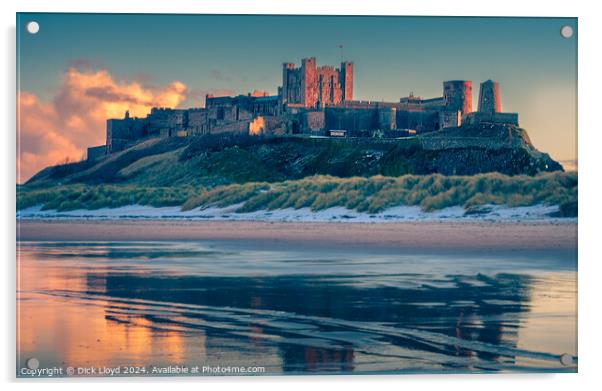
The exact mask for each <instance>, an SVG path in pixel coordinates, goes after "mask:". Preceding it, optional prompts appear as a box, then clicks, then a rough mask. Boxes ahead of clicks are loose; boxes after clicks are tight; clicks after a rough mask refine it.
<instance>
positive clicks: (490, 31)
mask: <svg viewBox="0 0 602 391" xmlns="http://www.w3.org/2000/svg"><path fill="white" fill-rule="evenodd" d="M32 20H34V21H36V22H38V23H39V25H40V30H39V32H38V33H37V34H29V33H27V31H26V25H27V23H28V22H30V21H32ZM564 25H570V26H572V27H573V30H574V31H575V33H576V32H577V20H576V19H575V18H468V17H466V18H462V17H445V18H444V17H365V16H243V15H133V14H129V15H128V14H33V13H21V14H18V15H17V76H18V84H17V86H18V91H17V94H18V115H19V116H18V122H17V124H18V128H19V129H18V131H19V137H18V151H17V160H18V161H17V170H18V173H17V175H18V176H17V179H18V182H20V183H21V182H23V181H25V180H27V179H28V178H29V177H31V176H32V175H33V174H35V173H36V172H37V171H39V170H40V169H42V168H44V167H46V166H48V165H52V164H57V163H60V162H65V161H74V160H79V159H81V158H82V157H83V156H84V155H85V149H86V147H88V146H93V145H100V144H103V143H104V138H105V121H106V119H107V118H118V117H122V116H123V114H124V112H125V110H130V112H131V113H132V115H137V116H144V115H146V113H148V112H149V111H150V108H151V107H153V106H166V107H180V108H187V107H200V106H203V104H204V96H205V94H207V93H213V94H215V95H231V94H239V93H243V94H246V93H248V92H252V91H254V90H259V91H267V92H270V93H273V94H275V93H276V91H277V88H278V86H280V85H281V78H282V63H283V62H295V63H297V64H299V63H300V60H301V58H304V57H316V58H317V62H318V64H319V65H324V64H329V65H338V64H339V63H340V62H341V59H344V60H350V61H353V62H354V67H355V68H354V99H362V100H385V101H398V100H399V98H400V97H402V96H407V95H408V94H409V93H410V92H413V93H414V94H415V95H417V96H422V97H425V98H430V97H438V96H441V95H442V82H443V81H444V80H454V79H464V80H472V81H473V94H474V96H473V109H475V110H476V106H477V102H478V85H479V83H480V82H482V81H485V80H487V79H492V80H496V81H498V82H499V83H500V86H501V95H502V110H503V111H506V112H518V113H519V121H520V124H521V126H522V127H524V128H525V129H527V131H528V133H529V135H530V137H531V140H532V142H533V143H534V144H535V146H536V147H537V148H538V149H540V150H542V151H544V152H547V153H549V154H550V155H551V156H552V158H554V159H556V160H559V161H561V162H562V163H564V164H565V165H567V166H569V165H574V164H576V159H577V125H576V115H577V111H576V110H577V34H575V35H574V36H573V37H572V38H569V39H566V38H563V37H562V36H561V35H560V28H561V27H562V26H564ZM340 45H343V49H342V50H341V49H340V48H339V46H340Z"/></svg>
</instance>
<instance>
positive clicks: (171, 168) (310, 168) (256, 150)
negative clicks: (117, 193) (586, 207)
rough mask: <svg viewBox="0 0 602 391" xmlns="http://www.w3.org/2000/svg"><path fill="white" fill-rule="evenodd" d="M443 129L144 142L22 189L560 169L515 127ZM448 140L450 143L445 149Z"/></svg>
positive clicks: (50, 173) (49, 173)
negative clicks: (375, 135) (412, 134)
mask: <svg viewBox="0 0 602 391" xmlns="http://www.w3.org/2000/svg"><path fill="white" fill-rule="evenodd" d="M444 132H447V133H440V132H437V137H438V139H434V138H432V135H424V136H421V137H418V138H411V139H400V140H380V139H366V138H364V139H347V140H345V139H308V138H299V137H279V138H263V137H250V136H240V135H239V136H236V135H228V136H213V135H208V136H202V137H188V138H168V139H151V140H147V141H144V142H142V143H140V144H137V145H135V146H133V147H131V148H129V149H127V150H125V151H121V152H119V153H115V154H112V155H109V156H107V157H105V158H103V159H101V160H99V161H95V162H85V161H84V162H79V163H72V164H66V165H61V166H55V167H49V168H46V169H44V170H42V171H41V172H39V173H38V174H36V175H35V176H34V177H33V178H31V179H30V180H29V181H28V183H27V184H26V187H27V188H37V187H48V186H56V185H65V184H78V183H79V184H128V185H137V186H152V187H171V186H204V187H210V188H211V187H215V186H220V185H226V184H232V183H247V182H280V181H286V180H296V179H301V178H305V177H308V176H313V175H330V176H336V177H342V178H348V177H354V176H362V177H370V176H375V175H384V176H400V175H406V174H417V175H426V174H444V175H474V174H479V173H487V172H499V173H503V174H507V175H521V174H526V175H536V174H538V173H540V172H546V171H559V170H562V167H561V166H560V165H559V164H558V163H557V162H555V161H553V160H552V159H551V158H550V157H549V156H548V155H547V154H544V153H541V152H539V151H537V150H536V149H535V148H533V147H532V145H531V144H530V142H529V141H528V136H526V133H525V132H524V131H523V130H521V129H518V128H510V129H507V128H500V129H497V128H495V129H472V130H471V129H462V128H460V129H457V130H453V131H448V130H446V131H444ZM509 139H510V140H511V141H512V142H508V140H509ZM439 140H443V144H442V145H443V146H442V147H440V148H439V147H435V148H433V147H431V146H432V145H435V146H437V145H438V143H440V141H439ZM449 140H451V141H453V143H452V144H451V147H446V146H445V142H447V141H449ZM481 140H483V141H482V142H481ZM517 140H518V142H517ZM469 141H470V142H469ZM427 142H428V143H427ZM424 145H429V147H425V146H424ZM492 145H493V146H492Z"/></svg>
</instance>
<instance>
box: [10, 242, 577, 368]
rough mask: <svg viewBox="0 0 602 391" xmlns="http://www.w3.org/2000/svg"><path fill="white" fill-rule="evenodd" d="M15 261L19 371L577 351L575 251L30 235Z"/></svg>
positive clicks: (520, 356) (504, 358) (332, 364)
mask: <svg viewBox="0 0 602 391" xmlns="http://www.w3.org/2000/svg"><path fill="white" fill-rule="evenodd" d="M19 255H20V260H19V262H20V263H19V271H20V275H19V282H18V284H19V286H18V287H19V293H18V299H19V302H18V322H19V324H18V353H19V354H18V361H19V365H24V362H25V360H27V359H28V358H30V357H36V358H38V359H39V361H40V363H41V364H43V365H46V366H52V365H57V366H66V365H70V366H87V365H104V366H117V365H124V366H143V365H144V366H151V365H159V366H161V365H189V366H192V365H199V366H218V365H221V366H262V367H265V368H266V373H281V372H286V373H344V372H357V373H397V372H399V373H408V372H429V373H430V372H472V371H521V370H538V371H539V370H543V371H545V370H554V371H558V370H569V371H574V370H576V366H570V367H568V368H567V367H562V366H561V364H560V362H559V360H558V357H559V355H560V354H562V353H569V354H572V355H576V343H575V340H576V321H575V319H576V308H575V305H576V281H575V277H576V271H575V260H574V259H572V258H571V256H570V255H567V254H561V255H560V256H559V257H558V258H557V259H551V258H546V257H543V258H537V254H523V255H520V254H518V255H517V254H514V255H513V256H512V257H508V256H507V255H503V257H504V258H496V257H495V256H494V255H491V254H489V255H487V256H483V255H482V254H480V255H479V254H463V255H462V254H461V255H456V257H455V258H452V257H450V256H448V255H445V254H430V255H429V254H395V253H382V254H376V255H375V254H371V253H370V252H367V253H365V254H362V253H361V252H358V251H354V252H353V253H347V252H346V251H345V249H343V248H338V249H334V250H333V251H330V252H329V251H325V250H323V249H322V250H320V252H316V253H312V252H311V251H308V249H299V250H295V249H287V250H275V249H269V248H263V247H261V245H257V246H255V247H245V246H242V247H240V246H239V247H236V246H226V245H224V244H220V243H190V242H177V243H162V242H154V243H43V242H24V243H20V248H19ZM500 265H504V266H500Z"/></svg>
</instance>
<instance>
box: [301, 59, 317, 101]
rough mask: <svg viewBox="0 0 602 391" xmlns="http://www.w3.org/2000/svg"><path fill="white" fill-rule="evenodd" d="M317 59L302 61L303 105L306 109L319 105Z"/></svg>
mask: <svg viewBox="0 0 602 391" xmlns="http://www.w3.org/2000/svg"><path fill="white" fill-rule="evenodd" d="M316 68H317V66H316V58H315V57H310V58H304V59H302V60H301V94H302V95H301V103H302V104H303V105H305V107H307V108H310V107H316V104H317V103H318V79H317V69H316Z"/></svg>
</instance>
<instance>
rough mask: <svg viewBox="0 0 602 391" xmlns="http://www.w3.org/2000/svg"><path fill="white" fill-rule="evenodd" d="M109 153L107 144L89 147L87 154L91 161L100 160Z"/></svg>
mask: <svg viewBox="0 0 602 391" xmlns="http://www.w3.org/2000/svg"><path fill="white" fill-rule="evenodd" d="M106 154H107V146H106V145H99V146H97V147H90V148H88V152H87V154H86V159H87V160H88V161H89V162H91V161H94V160H98V159H100V158H102V157H104V156H105V155H106Z"/></svg>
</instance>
